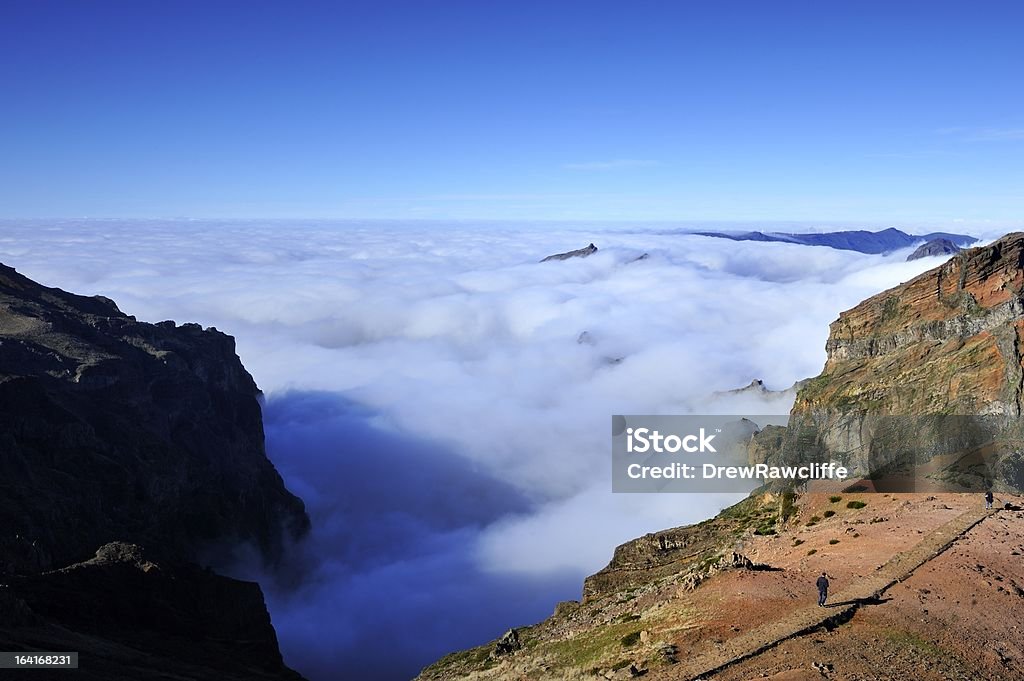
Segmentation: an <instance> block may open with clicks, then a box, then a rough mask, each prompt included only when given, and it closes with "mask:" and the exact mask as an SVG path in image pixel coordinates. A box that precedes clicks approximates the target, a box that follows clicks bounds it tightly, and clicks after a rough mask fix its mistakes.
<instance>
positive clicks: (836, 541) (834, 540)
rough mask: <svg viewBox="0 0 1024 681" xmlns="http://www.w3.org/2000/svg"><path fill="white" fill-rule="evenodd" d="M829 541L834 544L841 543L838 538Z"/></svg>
mask: <svg viewBox="0 0 1024 681" xmlns="http://www.w3.org/2000/svg"><path fill="white" fill-rule="evenodd" d="M828 543H829V544H831V545H832V546H835V545H836V544H838V543H839V540H838V539H829V540H828Z"/></svg>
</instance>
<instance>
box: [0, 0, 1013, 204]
mask: <svg viewBox="0 0 1024 681" xmlns="http://www.w3.org/2000/svg"><path fill="white" fill-rule="evenodd" d="M1022 35H1024V5H1022V4H1021V3H1019V2H955V3H950V2H936V1H934V0H933V1H929V2H907V1H902V0H901V1H900V2H893V1H891V0H890V1H887V2H871V1H858V2H852V1H851V2H833V1H828V2H825V1H821V0H817V1H814V2H785V1H782V2H769V1H766V0H759V1H756V2H727V1H722V2H717V1H715V2H712V1H710V0H709V1H699V2H683V1H681V0H680V1H677V2H641V1H625V0H620V1H617V2H601V1H596V0H595V1H588V2H583V1H580V2H556V1H554V0H548V1H543V2H541V1H538V2H529V1H524V0H519V1H517V2H503V1H497V0H494V1H488V0H476V1H467V2H457V1H452V0H435V1H426V0H416V1H410V2H391V1H388V0H366V1H364V2H343V1H341V2H324V3H318V2H257V1H252V0H250V1H249V2H237V3H235V2H228V1H226V0H223V1H222V0H210V1H204V2H186V1H174V2H157V1H156V0H132V1H129V2H105V1H103V0H94V1H90V2H84V1H81V0H76V1H72V2H51V1H48V0H0V82H2V91H0V92H2V94H0V103H2V105H0V217H57V216H94V217H171V216H192V217H215V218H216V217H311V218H421V217H422V218H442V219H450V218H465V219H472V218H508V219H524V218H553V219H560V218H566V219H588V220H589V219H601V218H605V219H638V220H640V219H643V220H659V219H668V220H684V219H697V220H701V219H723V220H742V219H764V220H783V219H810V220H815V219H821V220H853V221H858V220H861V221H873V222H879V221H880V222H887V223H888V222H891V223H898V222H901V221H911V220H921V221H928V220H933V221H953V220H957V219H963V220H968V221H977V220H982V219H990V220H995V221H1008V220H1019V219H1020V218H1021V217H1022V216H1024V39H1022V37H1021V36H1022Z"/></svg>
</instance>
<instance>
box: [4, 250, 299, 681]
mask: <svg viewBox="0 0 1024 681" xmlns="http://www.w3.org/2000/svg"><path fill="white" fill-rule="evenodd" d="M258 398H259V390H258V389H257V387H256V384H255V382H254V381H253V379H252V377H251V376H250V375H249V373H248V372H247V371H246V370H245V369H244V367H243V366H242V364H241V362H240V360H239V359H238V356H237V355H236V354H235V347H234V340H233V339H232V338H231V337H230V336H228V335H225V334H223V333H221V332H219V331H217V330H216V329H206V330H204V329H202V328H201V327H199V326H198V325H196V324H184V325H181V326H178V325H176V324H175V323H174V322H171V321H167V322H161V323H159V324H148V323H143V322H139V321H137V320H136V319H135V318H134V317H131V316H129V315H126V314H124V313H122V312H121V311H120V310H119V309H118V308H117V306H116V305H115V304H114V303H113V302H112V301H110V300H108V299H105V298H100V297H94V298H88V297H83V296H77V295H73V294H70V293H66V292H64V291H61V290H58V289H53V288H47V287H45V286H41V285H39V284H37V283H35V282H33V281H31V280H29V279H27V278H26V277H24V276H22V275H20V274H18V273H17V272H15V271H14V270H13V269H11V268H9V267H5V266H2V265H0V577H2V579H0V583H3V584H4V585H5V587H4V589H5V590H4V591H3V592H2V595H0V597H5V598H6V599H7V600H8V602H9V604H12V603H13V604H16V605H17V607H13V606H12V607H11V608H10V609H9V610H10V612H21V613H22V619H24V620H25V621H26V622H28V623H30V624H31V623H33V622H34V623H37V624H38V626H40V627H43V629H45V630H46V631H50V634H45V632H44V633H43V634H39V636H37V639H38V641H40V642H45V641H52V640H53V637H52V634H53V632H54V631H57V630H60V631H65V633H69V632H73V633H74V634H75V636H85V639H82V640H78V639H76V641H78V643H80V644H81V645H83V646H84V645H87V643H88V641H90V640H93V639H92V638H89V637H99V639H103V640H106V639H108V638H109V639H110V640H113V641H116V642H118V645H120V646H127V647H128V648H127V649H126V650H125V651H122V653H124V655H122V657H124V659H129V658H131V655H132V654H136V653H137V654H139V655H142V656H143V657H145V656H151V655H153V654H156V655H157V656H164V659H165V660H166V659H173V658H174V657H175V655H177V656H178V657H179V659H180V660H184V659H185V657H187V655H189V654H190V653H188V652H187V646H186V645H185V641H186V639H188V640H192V641H193V642H194V643H195V644H196V645H197V646H198V648H199V649H202V650H201V651H200V652H202V651H205V653H206V654H210V655H213V656H216V655H217V652H216V651H217V650H219V649H218V648H217V646H219V645H221V644H223V645H224V646H226V648H225V651H227V650H228V649H229V648H231V647H232V645H233V644H231V643H230V642H231V641H233V640H236V641H238V642H239V643H238V645H240V646H243V647H244V645H251V650H250V651H249V657H251V658H252V659H253V660H254V662H253V664H254V665H255V667H259V668H260V669H262V670H263V672H266V673H269V674H272V675H278V676H279V677H280V678H292V677H293V674H292V672H290V671H288V670H286V669H285V668H284V667H283V664H282V663H281V659H280V654H279V653H278V651H277V644H276V638H275V635H274V631H273V628H272V627H271V626H270V622H269V617H268V616H267V613H266V608H265V607H264V605H263V599H262V595H261V593H260V590H259V587H258V586H257V585H255V584H245V583H243V582H236V581H234V580H229V579H226V578H223V577H218V576H216V575H213V574H212V573H207V572H204V571H202V570H200V569H198V568H188V567H182V566H184V565H186V564H187V563H188V561H194V560H197V559H200V558H201V557H202V556H204V555H208V554H209V552H211V551H215V550H217V549H220V548H223V547H226V546H233V545H237V544H241V543H244V544H246V545H251V546H254V547H256V548H257V549H258V550H259V551H260V552H261V553H262V554H263V556H264V558H265V559H266V560H267V561H268V562H273V561H275V560H276V559H277V558H279V557H280V555H281V552H282V549H283V547H284V546H285V544H286V543H287V542H288V541H289V540H290V539H292V538H297V537H299V536H301V535H302V534H303V533H304V532H305V531H306V530H307V528H308V526H309V520H308V517H307V516H306V513H305V510H304V507H303V504H302V501H301V500H299V499H298V498H297V497H295V496H294V495H292V494H291V493H290V492H288V490H287V489H285V486H284V483H283V481H282V480H281V477H280V475H278V473H277V471H276V470H275V468H274V466H273V465H272V464H271V462H270V461H269V460H268V459H267V456H266V452H265V451H264V443H263V425H262V415H261V408H260V403H259V399H258ZM111 542H129V543H130V544H131V545H139V546H141V547H144V549H142V548H139V549H132V550H131V551H129V552H128V554H125V553H124V552H119V551H111V550H106V551H101V554H99V555H97V554H96V552H97V549H99V548H100V547H103V546H105V545H108V544H110V543H111ZM117 546H125V544H117ZM141 551H145V553H146V560H145V561H142V559H141V558H139V555H141V554H139V553H138V552H141ZM129 554H130V555H129ZM137 554H138V555H137ZM126 555H129V557H128V558H125V556H126ZM94 556H96V557H94ZM117 556H120V558H118V557H117ZM68 565H71V567H67V568H65V567H64V566H68ZM173 566H178V567H173ZM54 568H61V569H59V570H55V569H54ZM228 620H231V621H228ZM12 627H13V628H12ZM0 629H2V630H3V636H4V637H5V640H7V641H8V642H9V644H10V645H9V646H3V649H4V650H21V649H23V648H22V647H17V646H15V643H16V642H17V641H18V638H19V636H21V634H24V633H25V632H26V631H28V630H26V629H24V628H20V625H19V624H18V623H17V622H12V621H10V620H0ZM171 629H173V630H174V631H173V632H172V634H173V635H170V638H169V639H168V640H169V641H171V643H172V644H173V642H174V641H178V643H180V644H181V646H179V647H178V648H176V649H175V650H174V651H172V650H170V649H172V648H174V645H172V644H169V646H170V648H160V646H159V645H157V643H159V641H160V640H161V638H162V636H163V634H164V633H167V632H168V631H170V630H171ZM161 632H162V633H161ZM175 636H178V637H179V638H180V640H179V639H175V638H174V637H175ZM30 638H31V637H30ZM210 640H215V641H217V642H218V643H216V644H215V645H214V646H213V647H212V648H210V647H209V646H207V643H209V641H210ZM83 641H84V642H83ZM202 641H205V643H197V642H202ZM245 641H248V642H249V644H243V642H245ZM22 643H23V644H25V645H34V644H32V642H31V640H28V639H22ZM93 643H94V644H95V645H91V650H92V653H93V654H92V659H93V660H94V662H95V660H97V659H107V657H108V655H107V654H106V653H107V652H110V651H109V650H108V649H107V647H106V644H101V643H100V642H98V640H96V641H93ZM69 645H70V643H69ZM10 646H15V647H10ZM135 646H142V647H141V648H138V649H137V648H136V647H135ZM154 646H156V648H154ZM203 646H206V647H205V648H204V647H203ZM35 649H38V647H37V648H35ZM65 649H66V650H78V648H65ZM98 649H99V650H98ZM157 649H159V650H157ZM132 651H135V652H134V653H133V652H132ZM154 651H156V652H154ZM86 652H88V651H83V655H85V653H86ZM222 652H223V651H222ZM228 652H229V651H228ZM236 652H237V651H236ZM111 654H113V653H111ZM197 654H198V653H197ZM224 654H225V655H227V652H224ZM125 656H127V657H125ZM114 657H117V655H115V656H114ZM228 657H230V656H228ZM234 660H235V661H234V662H230V661H229V662H225V663H218V664H219V667H223V668H230V667H231V666H232V665H235V666H234V669H235V671H239V670H241V669H244V668H245V667H244V664H248V661H244V663H243V662H242V660H243V658H242V657H241V656H238V655H235V656H234ZM138 664H139V665H140V668H139V669H138V670H136V671H135V672H130V673H129V672H126V673H125V676H124V678H133V677H134V678H150V676H149V675H148V674H149V672H145V673H144V670H143V669H142V668H143V667H145V666H146V664H148V663H145V662H139V663H138ZM218 664H214V665H213V668H217V667H218ZM239 665H242V666H239ZM129 667H131V665H130V664H129ZM94 668H95V667H94ZM150 671H152V672H153V673H154V674H155V673H156V671H155V670H152V669H150ZM222 671H223V670H222ZM263 672H261V673H263ZM190 673H191V672H190ZM278 676H274V678H278ZM186 677H187V678H207V677H206V676H203V675H202V674H199V673H198V672H196V673H194V674H192V675H191V676H190V675H188V674H186ZM97 678H101V677H97ZM108 678H119V677H116V676H110V677H108ZM153 678H157V676H154V677H153ZM160 678H163V677H160ZM209 678H215V675H214V674H212V673H211V675H209ZM239 678H245V675H244V674H242V675H241V676H239ZM253 678H256V676H255V675H253Z"/></svg>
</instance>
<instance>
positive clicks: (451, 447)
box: [0, 221, 940, 681]
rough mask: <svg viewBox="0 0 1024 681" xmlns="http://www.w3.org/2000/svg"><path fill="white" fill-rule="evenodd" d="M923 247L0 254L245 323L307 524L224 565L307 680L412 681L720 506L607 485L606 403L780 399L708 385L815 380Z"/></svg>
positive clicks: (32, 224) (201, 239) (678, 243)
mask: <svg viewBox="0 0 1024 681" xmlns="http://www.w3.org/2000/svg"><path fill="white" fill-rule="evenodd" d="M591 241H593V242H594V243H596V244H597V245H598V247H599V250H598V252H597V253H595V254H594V255H592V256H590V257H587V258H585V259H578V258H577V259H571V260H566V261H558V262H546V263H543V264H541V263H539V262H538V261H539V260H540V259H541V258H542V257H544V256H547V255H550V254H552V253H557V252H562V251H568V250H571V249H575V248H580V247H582V246H585V245H586V244H587V243H589V242H591ZM907 252H909V249H908V250H904V251H897V252H895V253H892V254H890V255H888V256H881V255H864V254H860V253H856V252H849V251H837V250H832V249H828V248H819V247H808V246H801V245H796V244H786V243H757V242H732V241H727V240H721V239H714V238H709V237H700V236H695V235H686V234H679V233H672V232H666V231H665V230H664V229H662V228H661V227H656V226H652V227H650V228H645V227H643V226H640V227H637V226H630V227H629V228H628V229H627V228H625V227H617V226H613V225H601V226H597V227H593V226H587V225H567V224H557V223H537V224H522V225H512V224H502V223H484V224H468V223H466V224H462V223H457V224H443V223H425V222H423V223H420V222H413V223H389V222H367V223H358V222H344V223H343V222H335V223H331V222H319V223H318V222H295V223H288V222H271V223H263V222H197V221H148V222H147V221H142V222H130V221H79V222H75V221H50V222H45V221H22V222H4V223H0V262H3V263H4V264H6V265H9V266H12V267H15V268H17V269H18V270H19V271H20V272H21V273H23V274H25V275H27V276H29V277H31V278H33V279H35V280H37V281H39V282H41V283H43V284H46V285H49V286H58V287H60V288H64V289H66V290H70V291H73V292H76V293H80V294H85V295H91V294H102V295H104V296H107V297H109V298H112V299H113V300H115V301H117V303H118V305H119V306H120V307H121V309H122V310H124V311H125V312H127V313H129V314H134V315H136V316H137V317H138V318H139V319H143V320H146V321H153V322H156V321H161V320H164V319H174V320H176V321H178V322H179V323H181V322H185V321H195V322H198V323H200V324H202V325H204V326H216V327H217V328H219V329H221V330H223V331H225V332H227V333H230V334H232V335H233V336H235V337H236V339H237V347H238V352H239V355H240V356H241V358H242V360H243V362H244V364H245V366H246V367H247V368H248V370H249V371H250V372H251V373H252V374H253V376H254V377H255V379H256V381H257V383H258V384H259V385H260V387H261V388H262V389H263V390H264V392H265V394H266V402H265V420H266V434H267V447H268V453H269V455H270V457H271V459H272V460H273V461H274V462H275V464H276V465H277V466H278V468H279V470H280V471H281V473H282V475H283V476H284V478H285V480H286V482H287V484H288V486H289V487H290V489H291V490H292V491H293V492H295V493H296V494H298V495H299V496H301V497H302V498H303V499H304V500H305V501H306V504H307V507H308V509H309V511H310V515H311V517H312V520H313V524H314V529H313V531H312V534H311V536H310V537H309V538H308V540H307V541H305V542H304V543H303V544H301V545H299V546H296V547H294V548H293V558H292V561H293V564H292V565H291V566H284V567H283V568H282V569H281V570H280V572H279V573H278V574H271V573H270V572H266V571H263V570H262V569H261V568H260V567H258V566H255V565H242V564H235V565H231V566H223V567H229V568H230V569H232V570H233V571H234V572H235V573H236V574H239V575H242V576H253V577H257V576H258V577H259V578H260V579H261V582H262V583H263V586H264V589H265V591H266V593H267V598H268V604H269V607H270V610H271V614H272V617H273V620H274V623H275V626H276V627H277V629H278V635H279V637H280V640H281V645H282V649H283V651H284V654H285V658H286V661H287V662H288V663H289V664H290V665H291V666H293V667H294V668H296V669H297V670H299V671H300V672H302V673H304V674H306V675H307V676H308V677H309V678H310V679H313V681H322V680H325V679H332V678H339V676H338V674H339V673H341V675H342V676H343V677H354V676H356V672H358V677H359V678H366V679H374V678H380V679H393V678H402V677H403V676H404V677H408V676H411V675H414V674H415V672H416V671H417V670H418V668H419V667H421V666H423V665H424V664H426V663H429V662H430V661H432V660H433V659H434V658H436V657H438V656H440V655H441V654H443V653H445V652H448V651H450V650H453V649H456V648H459V647H465V646H468V645H473V644H478V643H482V642H484V641H486V640H488V639H489V638H492V637H494V636H496V635H500V634H501V633H502V631H504V630H505V629H507V628H508V627H510V626H517V625H522V624H526V623H529V622H531V621H534V620H537V619H539V618H542V617H543V616H545V615H546V614H548V613H549V612H550V611H551V609H552V608H553V607H554V605H555V603H556V602H557V601H558V600H564V599H568V598H577V597H578V596H579V588H580V586H581V581H582V578H583V577H584V576H585V575H586V574H589V573H591V572H594V571H595V570H597V569H599V568H600V567H602V566H603V564H604V563H605V562H607V560H608V558H609V557H610V556H611V552H612V549H613V548H614V546H615V545H616V544H618V543H621V542H623V541H625V540H628V539H630V538H633V537H635V536H638V535H641V534H644V533H646V532H650V531H654V530H657V529H661V528H664V527H670V526H675V525H680V524H684V523H689V522H694V521H698V520H701V519H703V518H705V517H708V516H709V515H711V514H713V513H714V512H716V511H717V510H718V509H720V508H721V507H723V506H725V505H726V504H728V503H730V502H731V501H732V500H733V497H730V496H728V495H710V494H709V495H692V496H686V497H683V496H679V495H670V494H665V495H613V494H612V493H611V480H610V475H609V467H608V464H609V442H608V435H609V416H610V415H611V414H613V413H635V414H640V413H687V412H692V413H702V412H707V411H709V410H715V411H719V412H723V413H729V412H736V413H740V412H761V413H784V412H786V411H788V408H789V406H790V405H789V403H788V402H787V399H788V398H787V397H784V396H783V397H777V398H774V400H773V401H767V402H765V401H763V400H762V398H759V397H752V396H749V395H740V396H719V397H717V398H714V399H713V398H712V397H711V396H712V395H713V394H714V393H715V392H716V391H724V390H728V389H731V388H737V387H740V386H743V385H746V384H748V383H749V382H750V381H751V380H752V379H754V378H760V379H763V380H764V381H765V383H766V384H767V385H768V386H769V387H770V388H773V389H784V388H787V387H789V386H790V385H792V383H793V382H794V381H797V380H799V379H802V378H806V377H808V376H812V375H815V374H817V373H818V371H820V369H821V366H822V363H823V361H824V358H825V353H824V342H825V339H826V337H827V334H828V324H829V322H831V321H832V320H834V319H835V318H836V316H837V315H838V313H839V312H840V311H841V310H844V309H847V308H849V307H851V306H853V305H854V304H856V303H857V302H859V301H860V300H862V299H864V298H865V297H867V296H869V295H872V294H874V293H877V292H878V291H880V290H882V289H884V288H887V287H890V286H893V285H896V284H898V283H900V282H902V281H906V280H907V279H909V278H911V277H912V276H914V275H916V274H918V273H920V272H922V271H924V270H926V269H928V268H930V267H933V266H934V265H936V264H937V263H938V262H939V261H940V260H939V259H936V258H925V259H922V260H917V261H913V262H909V263H908V262H904V258H905V257H906V255H907ZM642 254H648V257H646V258H643V259H638V258H639V256H641V255H642ZM339 670H341V672H339ZM346 670H347V672H348V673H345V671H346Z"/></svg>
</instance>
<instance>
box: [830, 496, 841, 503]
mask: <svg viewBox="0 0 1024 681" xmlns="http://www.w3.org/2000/svg"><path fill="white" fill-rule="evenodd" d="M828 500H829V501H831V502H832V503H833V504H838V503H839V502H840V501H842V500H843V498H842V497H840V496H832V497H829V498H828Z"/></svg>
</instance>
